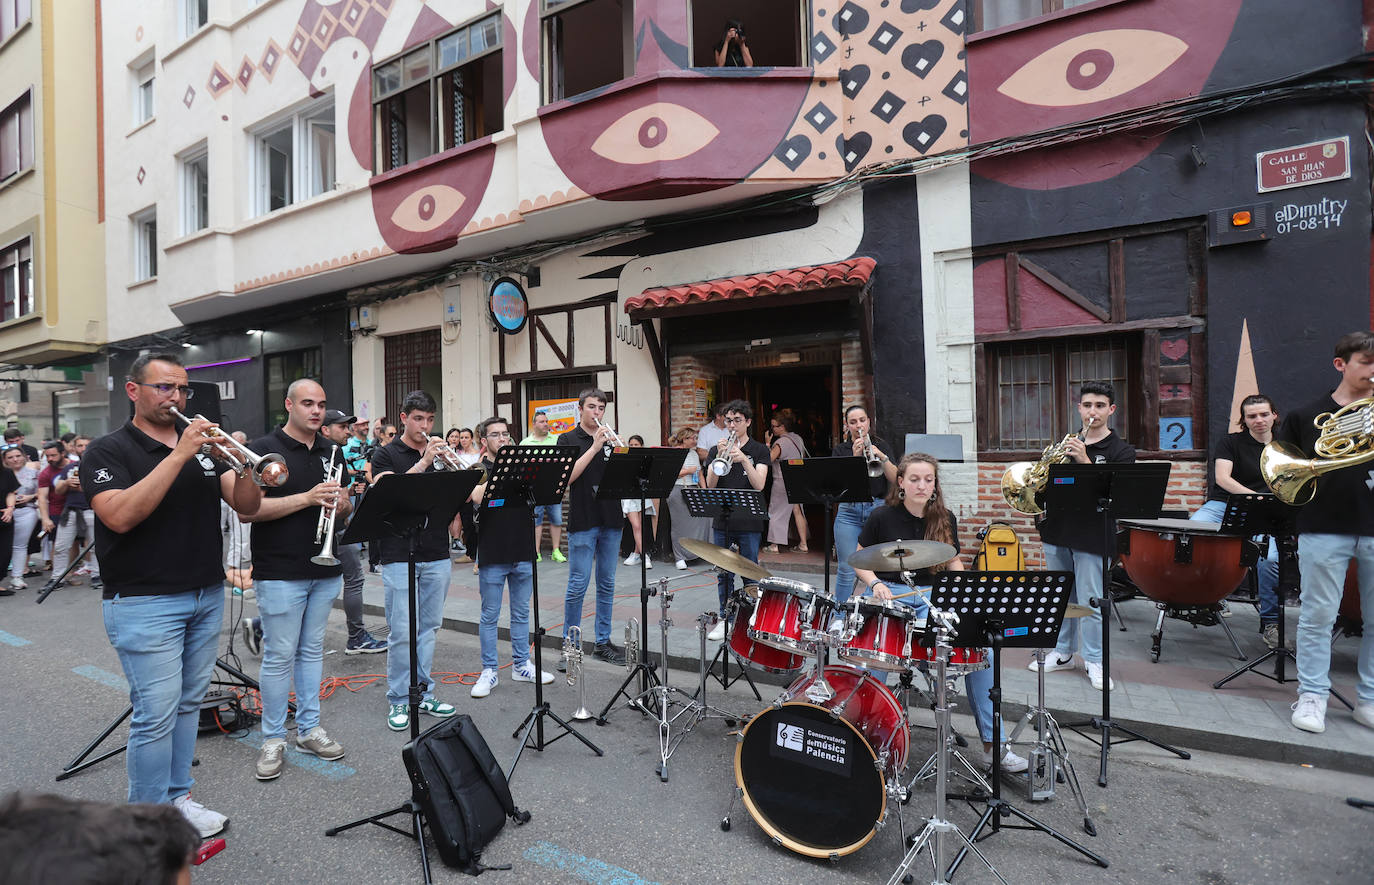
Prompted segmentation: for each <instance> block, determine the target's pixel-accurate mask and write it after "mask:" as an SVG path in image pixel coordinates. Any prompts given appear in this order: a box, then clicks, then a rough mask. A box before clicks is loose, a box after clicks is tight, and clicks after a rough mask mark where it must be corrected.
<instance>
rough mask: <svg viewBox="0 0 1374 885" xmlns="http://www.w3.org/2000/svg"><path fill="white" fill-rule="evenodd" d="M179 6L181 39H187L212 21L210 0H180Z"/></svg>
mask: <svg viewBox="0 0 1374 885" xmlns="http://www.w3.org/2000/svg"><path fill="white" fill-rule="evenodd" d="M177 6H178V7H179V8H178V9H177V18H178V19H179V21H178V23H177V26H178V27H179V28H180V29H181V39H183V40H185V39H186V38H187V37H190V36H191V35H192V34H194V33H195V32H196V31H199V30H200V29H201V28H203V27H205V26H206V25H207V24H209V23H210V0H179V2H178V3H177Z"/></svg>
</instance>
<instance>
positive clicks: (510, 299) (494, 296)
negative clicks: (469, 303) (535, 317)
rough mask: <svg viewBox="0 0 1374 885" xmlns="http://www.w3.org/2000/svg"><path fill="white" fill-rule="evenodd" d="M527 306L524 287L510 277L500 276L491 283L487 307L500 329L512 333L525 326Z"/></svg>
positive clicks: (527, 316)
mask: <svg viewBox="0 0 1374 885" xmlns="http://www.w3.org/2000/svg"><path fill="white" fill-rule="evenodd" d="M529 308H530V303H529V299H527V298H526V297H525V289H524V287H523V286H521V285H520V284H519V283H518V282H516V281H515V280H514V279H512V278H511V277H501V278H499V279H498V280H497V281H496V282H494V283H492V284H491V291H490V292H489V293H488V294H487V309H488V310H489V311H490V312H491V318H492V320H493V321H495V323H496V328H497V329H499V330H500V331H502V332H504V333H505V334H507V335H514V334H515V333H517V332H519V331H520V330H521V329H523V328H525V323H526V321H528V319H529V313H530V310H529Z"/></svg>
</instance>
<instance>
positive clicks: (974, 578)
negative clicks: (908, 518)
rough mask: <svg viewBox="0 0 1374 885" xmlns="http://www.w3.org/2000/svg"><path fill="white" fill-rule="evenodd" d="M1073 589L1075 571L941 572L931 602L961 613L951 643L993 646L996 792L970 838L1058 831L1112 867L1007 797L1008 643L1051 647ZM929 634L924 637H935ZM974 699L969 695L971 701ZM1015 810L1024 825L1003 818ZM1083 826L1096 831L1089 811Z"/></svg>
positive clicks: (1058, 836)
mask: <svg viewBox="0 0 1374 885" xmlns="http://www.w3.org/2000/svg"><path fill="white" fill-rule="evenodd" d="M1072 593H1073V572H940V573H939V574H937V575H936V576H935V583H934V586H933V587H932V588H931V592H930V606H931V608H932V609H938V610H940V611H945V612H954V613H955V614H956V615H958V621H957V622H956V623H955V626H954V631H953V634H952V635H951V636H950V640H949V642H950V645H952V646H954V647H955V648H984V647H987V646H991V647H992V691H991V692H989V694H990V696H991V697H992V795H991V796H989V797H987V798H986V799H984V800H983V801H985V802H987V809H986V810H985V811H984V812H983V816H982V817H980V818H979V819H978V823H977V825H976V826H974V828H973V830H972V831H971V832H970V833H969V836H968V838H969V841H970V842H974V841H977V840H978V835H979V833H981V832H983V830H984V829H985V828H986V827H987V826H988V825H989V824H991V825H992V833H990V834H989V835H993V834H996V833H999V832H1001V830H1002V828H1003V827H1004V826H1005V827H1006V828H1007V829H1010V830H1034V831H1038V832H1041V833H1046V834H1047V835H1050V836H1053V837H1054V838H1055V839H1057V840H1058V841H1060V842H1062V843H1063V844H1065V845H1067V846H1068V847H1070V848H1072V849H1073V850H1074V851H1077V852H1078V853H1079V854H1081V855H1083V856H1084V857H1086V858H1088V859H1089V860H1091V861H1093V862H1094V863H1096V864H1097V865H1098V866H1101V867H1106V866H1107V861H1106V860H1104V859H1103V858H1102V857H1100V856H1098V855H1097V854H1094V853H1093V852H1091V851H1089V850H1088V849H1086V848H1084V847H1083V846H1082V845H1079V844H1078V843H1077V842H1075V841H1073V840H1072V839H1070V838H1069V837H1068V836H1065V835H1064V834H1063V833H1060V832H1059V831H1058V830H1055V829H1054V828H1052V827H1050V826H1048V825H1046V824H1044V823H1042V822H1041V821H1039V820H1036V819H1035V818H1034V817H1031V816H1030V815H1029V814H1027V813H1026V812H1024V811H1022V810H1021V809H1019V808H1017V807H1016V806H1014V805H1012V804H1011V803H1010V802H1008V801H1006V800H1005V799H1003V798H1002V649H1003V648H1046V647H1050V646H1053V645H1054V643H1056V642H1058V641H1059V628H1060V627H1061V626H1062V625H1063V623H1064V611H1065V609H1066V608H1067V607H1068V604H1069V596H1070V595H1072ZM929 641H930V640H929V638H925V639H923V643H925V642H929ZM973 702H974V699H973V698H971V697H970V698H969V703H970V704H972V703H973ZM1007 816H1013V817H1016V818H1018V819H1019V820H1020V821H1022V824H1021V825H1015V824H1003V823H1002V818H1004V817H1007ZM1083 826H1084V829H1086V830H1087V831H1088V832H1089V833H1092V832H1094V827H1093V826H1092V821H1091V820H1089V819H1088V817H1087V814H1086V812H1085V814H1084V817H1083ZM967 854H968V848H967V846H965V847H964V848H963V849H961V850H960V852H959V854H958V855H957V856H956V857H955V858H954V862H953V863H952V864H950V867H949V872H948V875H949V876H953V875H954V872H955V871H956V870H957V869H959V864H961V863H963V861H964V857H965V856H966V855H967Z"/></svg>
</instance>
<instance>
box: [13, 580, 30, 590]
mask: <svg viewBox="0 0 1374 885" xmlns="http://www.w3.org/2000/svg"><path fill="white" fill-rule="evenodd" d="M10 589H11V590H27V589H29V585H28V584H25V583H24V579H23V578H10Z"/></svg>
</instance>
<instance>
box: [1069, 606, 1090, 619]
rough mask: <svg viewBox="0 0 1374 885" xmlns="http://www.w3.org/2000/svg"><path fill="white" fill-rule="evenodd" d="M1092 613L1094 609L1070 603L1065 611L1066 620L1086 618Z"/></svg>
mask: <svg viewBox="0 0 1374 885" xmlns="http://www.w3.org/2000/svg"><path fill="white" fill-rule="evenodd" d="M1092 613H1093V609H1092V608H1091V607H1089V606H1086V605H1077V604H1075V603H1072V602H1071V603H1069V605H1068V607H1067V608H1065V609H1064V617H1065V618H1086V617H1087V616H1088V615H1090V614H1092Z"/></svg>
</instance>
